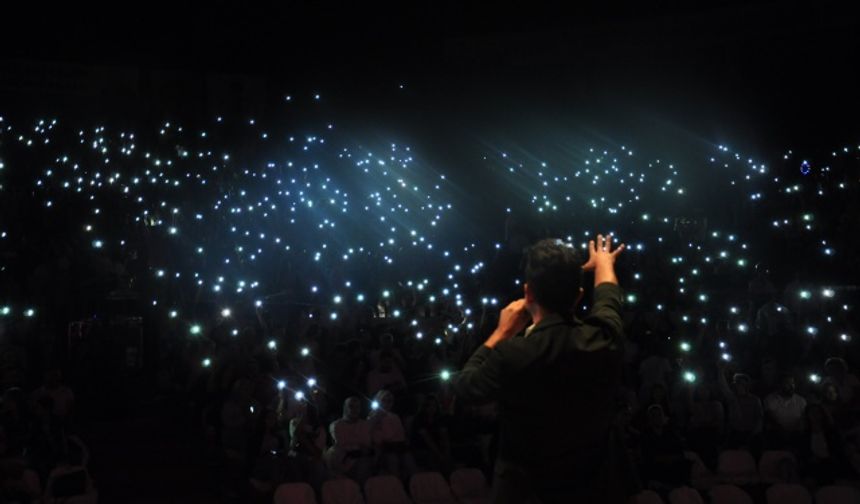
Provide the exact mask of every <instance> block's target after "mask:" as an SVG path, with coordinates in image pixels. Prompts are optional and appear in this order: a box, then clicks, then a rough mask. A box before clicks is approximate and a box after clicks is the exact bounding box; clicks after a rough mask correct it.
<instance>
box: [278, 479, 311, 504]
mask: <svg viewBox="0 0 860 504" xmlns="http://www.w3.org/2000/svg"><path fill="white" fill-rule="evenodd" d="M274 504H317V497H316V495H315V494H314V489H313V488H311V486H310V485H308V484H307V483H282V484H280V485H278V488H277V489H276V490H275V498H274Z"/></svg>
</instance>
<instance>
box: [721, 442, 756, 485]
mask: <svg viewBox="0 0 860 504" xmlns="http://www.w3.org/2000/svg"><path fill="white" fill-rule="evenodd" d="M717 475H718V476H719V478H720V480H721V481H722V482H724V483H731V484H732V485H753V484H756V483H758V469H757V468H756V464H755V459H754V458H753V456H752V454H751V453H750V452H748V451H746V450H726V451H724V452H721V453H720V457H719V459H718V461H717Z"/></svg>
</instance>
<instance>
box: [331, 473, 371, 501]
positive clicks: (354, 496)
mask: <svg viewBox="0 0 860 504" xmlns="http://www.w3.org/2000/svg"><path fill="white" fill-rule="evenodd" d="M322 504H364V497H362V495H361V488H359V486H358V483H356V482H355V481H352V480H351V479H348V478H340V479H334V480H329V481H326V482H325V483H323V486H322Z"/></svg>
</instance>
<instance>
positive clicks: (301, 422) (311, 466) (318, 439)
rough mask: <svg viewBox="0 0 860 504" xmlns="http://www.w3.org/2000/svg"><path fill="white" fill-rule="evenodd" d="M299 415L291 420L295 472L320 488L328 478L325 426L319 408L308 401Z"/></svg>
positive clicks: (302, 478)
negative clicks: (318, 411) (324, 457)
mask: <svg viewBox="0 0 860 504" xmlns="http://www.w3.org/2000/svg"><path fill="white" fill-rule="evenodd" d="M302 404H303V405H304V407H303V408H302V409H301V411H300V413H299V415H298V416H297V417H295V418H293V419H292V420H290V451H289V456H290V458H291V459H292V461H293V473H294V475H295V476H297V477H298V478H299V479H300V480H301V481H304V482H306V483H309V484H310V485H311V486H312V487H314V489H316V490H320V489H321V487H322V483H323V481H325V478H326V474H325V473H326V471H325V464H324V462H323V454H324V453H325V450H326V433H325V427H323V425H322V423H321V422H320V420H319V416H318V415H317V410H316V408H315V407H314V406H312V405H309V404H308V403H306V402H303V403H302Z"/></svg>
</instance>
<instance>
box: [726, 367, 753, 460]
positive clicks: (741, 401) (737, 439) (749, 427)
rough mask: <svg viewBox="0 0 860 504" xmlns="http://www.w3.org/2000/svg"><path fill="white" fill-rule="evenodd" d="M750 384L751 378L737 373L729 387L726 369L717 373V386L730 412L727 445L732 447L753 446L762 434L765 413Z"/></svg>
mask: <svg viewBox="0 0 860 504" xmlns="http://www.w3.org/2000/svg"><path fill="white" fill-rule="evenodd" d="M750 383H751V381H750V378H749V376H747V375H745V374H742V373H736V374H735V375H734V376H733V377H732V387H729V384H728V381H727V380H726V373H725V369H724V368H722V367H720V369H719V371H718V372H717V385H718V386H719V388H720V393H721V394H722V396H723V400H724V401H725V402H726V406H727V407H728V410H729V411H728V413H729V415H728V416H729V422H728V430H729V432H728V440H727V444H728V445H729V446H730V447H739V446H750V445H753V444H755V440H756V438H757V437H758V436H759V435H760V434H761V430H762V424H763V420H764V411H763V409H762V405H761V400H760V399H759V398H758V397H756V396H755V395H753V394H752V393H751V392H750Z"/></svg>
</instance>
